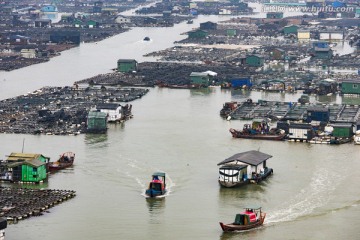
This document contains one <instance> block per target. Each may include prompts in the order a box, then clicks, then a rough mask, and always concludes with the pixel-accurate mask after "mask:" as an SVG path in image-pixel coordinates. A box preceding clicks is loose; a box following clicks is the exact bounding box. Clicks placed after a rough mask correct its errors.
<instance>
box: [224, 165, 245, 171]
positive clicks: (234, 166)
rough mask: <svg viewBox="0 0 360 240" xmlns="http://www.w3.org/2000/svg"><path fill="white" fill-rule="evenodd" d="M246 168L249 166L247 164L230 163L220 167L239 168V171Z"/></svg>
mask: <svg viewBox="0 0 360 240" xmlns="http://www.w3.org/2000/svg"><path fill="white" fill-rule="evenodd" d="M244 168H247V165H240V164H228V165H223V166H221V167H220V169H224V170H239V171H240V170H241V169H244Z"/></svg>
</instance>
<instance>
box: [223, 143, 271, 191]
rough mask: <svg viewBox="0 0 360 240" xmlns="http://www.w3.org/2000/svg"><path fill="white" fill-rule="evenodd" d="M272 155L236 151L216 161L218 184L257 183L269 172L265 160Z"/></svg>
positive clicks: (269, 169) (229, 186) (236, 185)
mask: <svg viewBox="0 0 360 240" xmlns="http://www.w3.org/2000/svg"><path fill="white" fill-rule="evenodd" d="M271 157H272V156H271V155H269V154H266V153H262V152H260V151H254V150H252V151H247V152H242V153H237V154H235V155H233V156H231V157H229V158H227V159H225V160H224V161H222V162H220V163H218V164H217V165H218V166H220V167H219V179H218V181H219V184H220V185H221V186H222V187H227V188H231V187H239V186H242V185H244V184H248V183H259V182H260V181H262V180H264V179H265V178H267V177H268V176H270V175H271V174H273V169H272V168H269V167H267V165H266V161H267V160H268V159H269V158H271Z"/></svg>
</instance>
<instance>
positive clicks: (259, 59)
mask: <svg viewBox="0 0 360 240" xmlns="http://www.w3.org/2000/svg"><path fill="white" fill-rule="evenodd" d="M245 63H246V64H247V65H248V66H250V67H262V66H263V65H264V57H263V56H261V55H258V54H252V55H248V56H246V60H245Z"/></svg>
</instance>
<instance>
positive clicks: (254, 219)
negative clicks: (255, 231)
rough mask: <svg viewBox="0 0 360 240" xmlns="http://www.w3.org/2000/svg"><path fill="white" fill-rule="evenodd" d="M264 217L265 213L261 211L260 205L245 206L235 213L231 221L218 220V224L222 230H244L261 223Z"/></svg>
mask: <svg viewBox="0 0 360 240" xmlns="http://www.w3.org/2000/svg"><path fill="white" fill-rule="evenodd" d="M265 217H266V213H264V212H262V211H261V207H247V208H244V211H243V212H242V213H238V214H236V215H235V220H234V222H233V223H229V224H225V223H222V222H220V226H221V229H222V230H223V231H224V232H232V231H245V230H249V229H252V228H256V227H259V226H261V225H263V223H264V220H265Z"/></svg>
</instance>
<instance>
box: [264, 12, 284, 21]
mask: <svg viewBox="0 0 360 240" xmlns="http://www.w3.org/2000/svg"><path fill="white" fill-rule="evenodd" d="M283 17H284V13H283V12H268V13H266V18H270V19H281V18H283Z"/></svg>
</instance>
